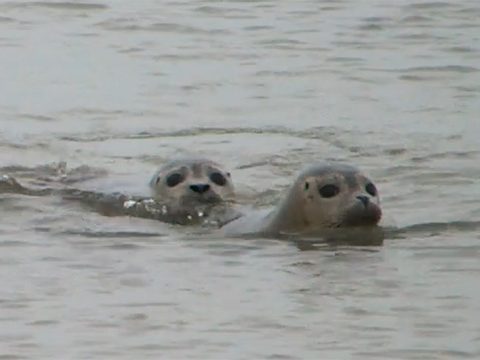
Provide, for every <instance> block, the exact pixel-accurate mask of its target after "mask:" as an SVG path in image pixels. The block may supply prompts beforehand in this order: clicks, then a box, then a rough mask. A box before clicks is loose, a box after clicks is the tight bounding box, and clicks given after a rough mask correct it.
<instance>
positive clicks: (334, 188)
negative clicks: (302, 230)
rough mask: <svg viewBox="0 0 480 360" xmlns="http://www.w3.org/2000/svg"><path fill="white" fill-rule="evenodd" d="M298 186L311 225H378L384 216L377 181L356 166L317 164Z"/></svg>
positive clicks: (301, 177) (308, 224)
mask: <svg viewBox="0 0 480 360" xmlns="http://www.w3.org/2000/svg"><path fill="white" fill-rule="evenodd" d="M294 186H295V187H296V191H297V192H298V193H300V194H302V195H301V196H300V197H301V199H302V202H303V206H302V207H303V209H304V213H303V218H304V221H305V225H306V226H307V227H345V226H364V225H376V224H377V223H378V222H379V221H380V218H381V216H382V211H381V209H380V199H379V196H378V191H377V188H376V186H375V184H374V183H373V182H372V181H371V180H370V179H369V178H368V177H367V176H366V175H364V174H363V173H362V172H360V171H359V170H358V169H356V168H354V167H352V166H349V165H331V164H322V165H317V166H313V167H311V168H309V169H307V170H306V171H305V172H304V173H302V174H301V175H300V177H299V178H298V179H297V181H296V182H295V185H294Z"/></svg>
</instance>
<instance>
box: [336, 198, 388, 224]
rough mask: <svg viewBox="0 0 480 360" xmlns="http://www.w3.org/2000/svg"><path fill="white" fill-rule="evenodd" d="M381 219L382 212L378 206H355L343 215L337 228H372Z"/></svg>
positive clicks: (370, 204)
mask: <svg viewBox="0 0 480 360" xmlns="http://www.w3.org/2000/svg"><path fill="white" fill-rule="evenodd" d="M381 218H382V210H381V209H380V207H379V206H378V205H376V204H373V203H371V202H370V203H369V204H368V205H367V206H364V205H363V204H362V205H359V204H357V205H354V206H352V208H351V209H350V210H349V211H347V212H346V213H345V217H344V218H343V219H342V221H341V223H340V225H339V227H350V226H374V225H377V224H378V223H379V221H380V219H381Z"/></svg>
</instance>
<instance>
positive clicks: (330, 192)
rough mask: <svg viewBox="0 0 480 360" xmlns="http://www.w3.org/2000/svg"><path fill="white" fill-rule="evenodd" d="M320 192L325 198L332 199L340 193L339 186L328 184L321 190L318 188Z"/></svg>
mask: <svg viewBox="0 0 480 360" xmlns="http://www.w3.org/2000/svg"><path fill="white" fill-rule="evenodd" d="M318 192H319V193H320V195H321V196H322V197H324V198H331V197H334V196H335V195H337V194H338V193H339V192H340V189H339V187H338V186H337V185H333V184H327V185H323V186H322V187H321V188H318Z"/></svg>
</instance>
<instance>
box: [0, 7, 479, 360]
mask: <svg viewBox="0 0 480 360" xmlns="http://www.w3.org/2000/svg"><path fill="white" fill-rule="evenodd" d="M479 17H480V3H479V2H478V1H477V0H470V1H468V0H459V1H457V0H447V1H436V2H433V1H430V2H429V1H424V0H423V1H420V0H402V1H387V0H381V1H380V0H377V1H368V2H367V1H354V0H343V1H342V0H338V1H335V0H331V1H314V0H310V1H300V0H299V1H283V0H280V1H260V0H258V1H187V0H185V1H171V2H167V1H153V0H150V1H148V0H144V1H126V0H125V1H120V0H115V1H114V0H105V1H89V2H78V1H75V2H74V1H72V2H68V1H65V2H53V1H36V2H33V1H20V0H13V1H1V2H0V89H1V92H0V93H1V96H0V124H1V129H0V165H1V166H2V167H6V166H11V165H13V166H25V167H27V168H33V167H34V166H38V165H45V164H48V163H51V162H58V161H66V162H67V163H68V167H69V168H70V169H73V168H75V167H77V166H81V165H89V166H91V167H93V168H94V169H100V171H97V170H95V171H92V169H90V170H89V171H90V173H89V174H87V175H88V176H85V178H88V179H89V180H88V181H80V182H78V183H77V184H76V185H77V186H78V187H80V188H94V189H96V190H100V191H122V192H124V193H131V194H142V193H144V192H145V189H146V184H147V182H148V180H149V178H150V176H151V174H152V173H153V172H154V170H155V169H156V168H157V167H158V165H159V164H161V163H162V162H163V161H164V160H165V159H168V158H170V157H171V156H173V155H176V154H178V153H184V154H192V153H194V154H201V155H203V156H206V157H210V158H213V159H215V160H217V161H219V162H222V163H225V164H227V165H228V167H229V168H230V169H231V170H232V171H231V172H232V175H233V177H234V179H235V182H236V185H237V189H238V192H239V197H240V201H243V202H244V203H254V202H257V203H260V205H270V204H274V203H275V201H276V200H277V199H278V198H279V197H280V196H281V195H282V192H284V191H285V189H286V187H287V186H288V184H289V183H290V182H291V181H292V180H293V177H294V176H295V174H296V173H297V172H298V171H299V170H300V169H301V168H302V166H303V165H304V164H308V163H311V162H313V161H315V160H318V159H336V160H346V161H348V162H351V163H355V164H357V165H359V166H360V167H361V168H363V169H365V170H367V171H368V172H369V173H370V174H371V175H372V176H373V178H375V179H376V181H377V185H378V187H379V188H380V191H381V195H382V201H383V207H384V210H385V213H386V214H387V218H389V219H391V221H392V222H394V223H395V224H396V225H397V226H398V228H399V229H401V230H402V231H401V232H400V235H399V236H390V237H387V238H386V239H385V241H384V243H383V246H373V247H352V246H350V247H349V246H340V247H325V246H324V247H317V248H316V250H312V248H311V247H308V249H309V250H311V251H306V248H305V247H302V246H300V244H295V243H291V242H288V241H282V240H275V239H271V240H266V239H248V240H242V239H229V238H222V237H221V236H218V235H217V234H213V233H212V232H211V231H203V230H198V229H196V228H191V227H179V226H172V225H166V224H162V223H159V222H156V221H152V220H146V219H137V218H129V217H106V216H102V215H100V214H97V213H95V212H93V211H91V210H90V209H87V208H85V207H82V206H80V205H78V204H75V203H68V202H65V201H62V200H61V199H59V198H58V197H55V196H46V197H28V196H23V195H19V194H1V195H0V211H1V214H2V216H1V222H0V248H1V252H2V256H1V258H0V271H1V274H2V276H1V278H2V287H1V289H0V304H1V307H0V358H2V359H24V358H25V359H31V358H36V359H40V358H49V359H52V358H56V359H59V358H62V359H65V358H72V359H80V358H88V359H91V358H112V359H132V358H141V359H147V358H155V359H158V358H166V359H173V358H179V359H180V358H195V359H205V358H218V359H227V358H228V359H252V358H265V359H266V358H268V359H277V358H278V359H306V358H311V359H313V358H317V359H318V358H323V359H346V358H355V359H372V358H381V359H445V358H461V359H478V358H479V357H480V321H479V319H480V290H479V286H478V284H479V277H480V261H479V260H480V235H479V229H480V185H479V178H480V167H479V162H480V142H479V141H478V136H479V134H480V122H479V119H478V117H479V114H480V100H479V94H480V65H479V64H480V22H479V21H478V19H479ZM36 171H37V170H35V171H30V172H29V171H23V172H18V173H17V175H18V176H19V178H20V179H21V180H22V181H23V182H25V183H28V184H38V182H39V181H40V182H41V181H42V180H41V179H39V178H40V177H41V176H40V175H39V174H38V173H37V172H36ZM104 172H107V173H106V174H105V173H104ZM90 175H92V176H90ZM80 178H81V177H80Z"/></svg>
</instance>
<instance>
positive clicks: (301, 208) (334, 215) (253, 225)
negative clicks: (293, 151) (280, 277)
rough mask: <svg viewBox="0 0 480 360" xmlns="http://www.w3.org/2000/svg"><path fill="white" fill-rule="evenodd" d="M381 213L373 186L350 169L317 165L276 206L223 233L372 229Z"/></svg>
mask: <svg viewBox="0 0 480 360" xmlns="http://www.w3.org/2000/svg"><path fill="white" fill-rule="evenodd" d="M381 216H382V211H381V208H380V199H379V196H378V192H377V188H376V186H375V185H374V183H373V182H372V181H371V180H370V179H369V178H368V177H367V175H365V174H364V173H363V172H361V171H360V170H359V169H357V168H356V167H354V166H351V165H345V164H333V163H323V162H322V163H317V164H314V165H311V166H309V167H308V168H306V169H305V170H304V171H302V172H301V173H300V174H299V175H298V177H297V179H296V180H295V182H294V183H293V185H292V186H291V187H290V189H289V190H288V192H287V194H286V196H285V198H284V199H283V201H281V203H280V204H279V206H278V207H277V208H276V209H274V210H271V211H253V212H250V213H248V214H247V215H245V216H243V217H240V218H238V219H236V220H234V221H232V222H230V223H228V224H227V225H226V226H225V227H224V228H223V229H224V230H225V232H226V233H227V234H232V235H235V234H271V235H273V234H298V233H312V232H315V231H318V230H322V229H332V228H344V227H357V226H375V225H377V224H378V222H379V221H380V218H381Z"/></svg>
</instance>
